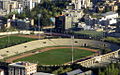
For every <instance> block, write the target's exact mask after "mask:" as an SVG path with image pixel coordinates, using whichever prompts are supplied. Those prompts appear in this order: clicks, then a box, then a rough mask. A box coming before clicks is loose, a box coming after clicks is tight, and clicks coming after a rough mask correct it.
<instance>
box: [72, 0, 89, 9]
mask: <svg viewBox="0 0 120 75" xmlns="http://www.w3.org/2000/svg"><path fill="white" fill-rule="evenodd" d="M71 2H72V3H73V4H74V5H75V9H81V8H82V7H83V8H87V7H91V2H90V0H71Z"/></svg>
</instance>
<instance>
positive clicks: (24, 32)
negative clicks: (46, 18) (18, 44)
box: [0, 30, 44, 35]
mask: <svg viewBox="0 0 120 75" xmlns="http://www.w3.org/2000/svg"><path fill="white" fill-rule="evenodd" d="M32 33H33V34H42V33H44V32H42V31H26V30H24V31H11V32H0V35H12V34H32Z"/></svg>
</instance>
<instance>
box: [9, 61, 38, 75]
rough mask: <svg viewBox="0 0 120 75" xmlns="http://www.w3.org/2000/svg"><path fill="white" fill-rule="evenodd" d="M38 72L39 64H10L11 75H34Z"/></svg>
mask: <svg viewBox="0 0 120 75" xmlns="http://www.w3.org/2000/svg"><path fill="white" fill-rule="evenodd" d="M36 72H37V64H34V63H29V62H16V63H12V64H9V75H32V74H34V73H36Z"/></svg>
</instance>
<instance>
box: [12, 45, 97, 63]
mask: <svg viewBox="0 0 120 75" xmlns="http://www.w3.org/2000/svg"><path fill="white" fill-rule="evenodd" d="M94 53H95V51H92V49H91V50H89V49H88V50H87V48H85V49H84V48H80V47H74V50H73V56H74V60H77V59H81V58H84V57H86V56H90V55H92V54H94ZM71 57H72V49H71V48H70V47H61V48H60V47H59V48H55V47H53V48H47V49H42V50H39V53H37V54H33V55H31V56H28V57H23V58H20V59H17V60H14V61H29V62H32V63H36V62H37V63H38V64H39V65H41V64H42V65H54V64H65V63H68V62H71Z"/></svg>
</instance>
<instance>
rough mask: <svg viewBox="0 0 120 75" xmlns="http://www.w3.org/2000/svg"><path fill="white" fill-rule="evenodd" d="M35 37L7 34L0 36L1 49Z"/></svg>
mask: <svg viewBox="0 0 120 75" xmlns="http://www.w3.org/2000/svg"><path fill="white" fill-rule="evenodd" d="M32 40H35V39H32V38H26V37H18V36H5V37H2V38H0V49H2V48H6V47H10V46H13V45H17V44H21V43H25V42H28V41H32Z"/></svg>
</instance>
